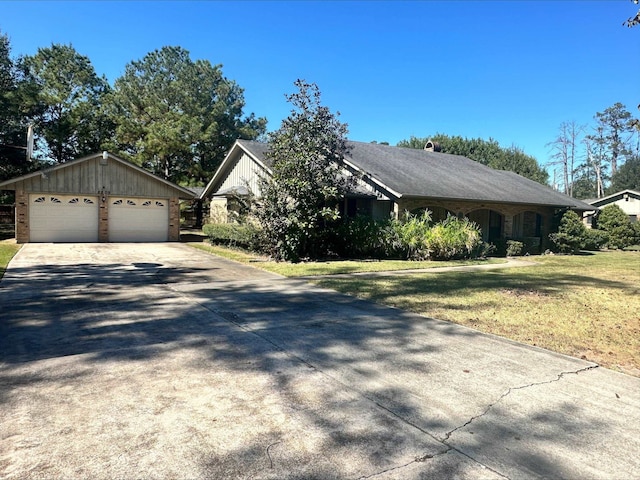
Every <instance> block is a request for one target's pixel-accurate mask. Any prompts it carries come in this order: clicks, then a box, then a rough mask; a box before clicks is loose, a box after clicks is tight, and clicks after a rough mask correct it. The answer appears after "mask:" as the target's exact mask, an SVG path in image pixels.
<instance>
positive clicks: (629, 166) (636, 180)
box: [607, 155, 640, 194]
mask: <svg viewBox="0 0 640 480" xmlns="http://www.w3.org/2000/svg"><path fill="white" fill-rule="evenodd" d="M627 189H629V190H636V191H640V156H638V155H636V156H633V157H630V158H628V159H627V161H626V162H624V164H623V165H622V166H621V167H620V168H618V171H617V172H616V174H615V175H613V176H612V177H611V185H610V186H609V188H608V189H607V193H608V194H612V193H615V192H619V191H620V190H627Z"/></svg>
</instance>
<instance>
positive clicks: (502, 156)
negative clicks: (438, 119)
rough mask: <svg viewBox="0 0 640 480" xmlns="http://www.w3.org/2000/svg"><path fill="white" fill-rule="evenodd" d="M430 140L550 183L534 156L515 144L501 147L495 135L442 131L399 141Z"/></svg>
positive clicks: (412, 144) (418, 144) (420, 143)
mask: <svg viewBox="0 0 640 480" xmlns="http://www.w3.org/2000/svg"><path fill="white" fill-rule="evenodd" d="M428 140H432V141H434V142H437V143H438V144H440V147H441V148H442V152H443V153H451V154H454V155H462V156H464V157H467V158H470V159H471V160H475V161H476V162H479V163H482V164H483V165H487V166H489V167H491V168H495V169H497V170H510V171H512V172H515V173H517V174H519V175H522V176H523V177H526V178H529V179H531V180H533V181H536V182H538V183H541V184H543V185H546V184H547V182H548V180H549V174H548V173H547V171H546V170H544V169H543V168H542V167H540V165H538V162H537V160H536V159H535V158H534V157H532V156H530V155H527V154H526V153H524V152H523V151H522V150H521V149H519V148H518V147H515V146H512V147H509V148H504V147H501V146H500V144H499V143H498V142H497V141H496V140H494V139H492V138H489V140H483V139H480V138H472V139H469V138H463V137H460V136H449V135H444V134H439V133H438V134H436V135H434V136H432V137H426V138H418V137H411V138H410V139H409V140H402V141H400V142H398V146H399V147H406V148H417V149H422V148H424V146H425V144H426V143H427V141H428Z"/></svg>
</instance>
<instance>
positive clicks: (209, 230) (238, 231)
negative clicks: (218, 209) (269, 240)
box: [202, 223, 261, 251]
mask: <svg viewBox="0 0 640 480" xmlns="http://www.w3.org/2000/svg"><path fill="white" fill-rule="evenodd" d="M202 231H203V232H204V234H205V235H206V236H207V237H208V238H209V242H211V244H212V245H225V246H229V247H236V248H244V249H246V250H253V251H260V250H261V231H260V228H259V227H257V226H255V225H253V224H251V223H210V224H207V225H205V226H204V227H202Z"/></svg>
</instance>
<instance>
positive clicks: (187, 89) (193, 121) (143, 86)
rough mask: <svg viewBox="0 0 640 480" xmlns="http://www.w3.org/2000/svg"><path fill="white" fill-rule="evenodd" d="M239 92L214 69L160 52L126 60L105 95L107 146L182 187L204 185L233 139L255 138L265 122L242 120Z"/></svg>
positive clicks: (183, 53)
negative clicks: (109, 128) (111, 134)
mask: <svg viewBox="0 0 640 480" xmlns="http://www.w3.org/2000/svg"><path fill="white" fill-rule="evenodd" d="M244 106H245V102H244V96H243V90H242V88H240V87H239V86H238V85H237V84H236V83H235V82H233V81H231V80H229V79H227V78H225V77H224V76H223V75H222V67H221V66H220V65H215V66H214V65H211V63H210V62H209V61H207V60H196V61H193V60H191V58H190V55H189V52H188V51H187V50H185V49H183V48H180V47H163V48H161V49H160V50H155V51H153V52H151V53H149V54H147V55H146V56H145V57H144V58H143V59H142V60H139V61H134V62H131V63H129V64H128V65H127V66H126V68H125V72H124V75H123V76H122V77H120V78H118V79H117V80H116V81H115V84H114V90H113V93H112V95H111V96H110V98H109V110H110V114H111V118H113V120H114V121H115V122H116V123H117V128H116V134H115V139H114V145H113V147H114V148H115V149H116V150H117V151H118V152H119V153H121V154H122V155H124V156H125V157H127V158H129V159H131V160H133V161H134V162H136V163H138V164H139V165H142V166H144V167H146V168H149V169H150V170H151V171H153V172H154V173H156V174H159V175H162V176H163V177H165V178H167V179H170V180H173V181H177V182H181V183H183V184H203V183H205V182H206V181H208V180H209V179H210V178H211V176H212V175H213V173H214V172H215V170H216V168H217V167H218V166H219V164H220V163H221V161H222V160H223V159H224V156H225V154H226V152H227V151H228V150H229V148H230V146H231V145H232V144H233V142H234V141H235V140H236V139H239V138H240V139H255V138H257V137H258V136H260V135H261V134H263V133H264V132H265V129H266V119H264V118H256V117H255V116H254V114H250V115H248V116H243V108H244Z"/></svg>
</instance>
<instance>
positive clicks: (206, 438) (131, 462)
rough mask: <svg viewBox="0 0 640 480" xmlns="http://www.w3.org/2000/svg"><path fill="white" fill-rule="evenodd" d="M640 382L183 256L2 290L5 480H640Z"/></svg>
mask: <svg viewBox="0 0 640 480" xmlns="http://www.w3.org/2000/svg"><path fill="white" fill-rule="evenodd" d="M638 452H640V379H638V378H635V377H630V376H626V375H622V374H618V373H615V372H612V371H609V370H606V369H604V368H600V367H598V366H596V365H594V364H592V363H588V362H585V361H581V360H578V359H575V358H569V357H565V356H562V355H558V354H554V353H551V352H548V351H544V350H541V349H536V348H532V347H528V346H524V345H520V344H517V343H514V342H511V341H508V340H504V339H501V338H496V337H493V336H490V335H484V334H481V333H479V332H477V331H474V330H471V329H467V328H463V327H459V326H456V325H452V324H449V323H446V322H440V321H437V320H433V319H429V318H424V317H421V316H418V315H413V314H408V313H404V312H402V311H399V310H396V309H392V308H386V307H382V306H376V305H374V304H371V303H368V302H364V301H360V300H356V299H353V298H350V297H346V296H343V295H340V294H337V293H335V292H331V291H328V290H323V289H320V288H317V287H314V286H311V285H309V284H307V283H305V282H303V281H300V280H289V279H284V278H281V277H279V276H276V275H273V274H268V273H265V272H262V271H260V270H257V269H252V268H250V267H246V266H241V265H238V264H235V263H233V262H229V261H226V260H222V259H218V258H215V257H212V256H209V255H207V254H204V253H202V252H199V251H197V250H194V249H191V248H190V247H188V246H185V245H180V244H91V245H80V244H73V245H64V244H39V245H38V244H31V245H25V246H24V247H23V249H22V250H21V251H20V252H19V253H18V255H17V256H16V257H15V258H14V260H13V261H12V262H11V264H10V266H9V269H8V271H7V273H6V275H5V278H4V279H3V280H2V282H0V477H1V478H5V479H14V478H15V479H24V478H47V479H49V478H110V479H111V478H189V479H191V478H273V479H281V478H289V479H303V478H305V479H306V478H318V479H320V478H322V479H324V478H354V479H355V478H377V479H412V478H473V479H475V478H489V479H493V478H514V479H520V478H570V479H574V478H575V479H584V478H589V479H594V478H603V479H612V478H616V479H618V478H620V479H622V478H625V479H626V478H640V458H639V455H638Z"/></svg>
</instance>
